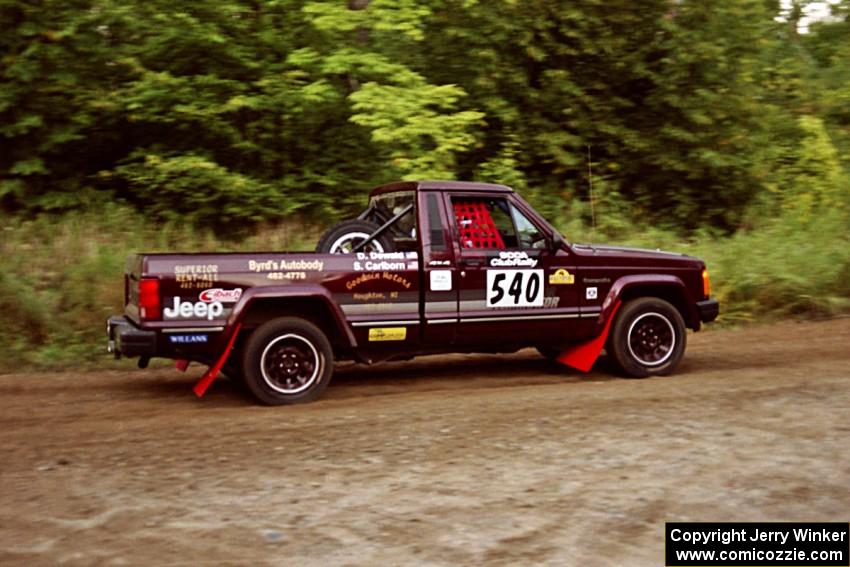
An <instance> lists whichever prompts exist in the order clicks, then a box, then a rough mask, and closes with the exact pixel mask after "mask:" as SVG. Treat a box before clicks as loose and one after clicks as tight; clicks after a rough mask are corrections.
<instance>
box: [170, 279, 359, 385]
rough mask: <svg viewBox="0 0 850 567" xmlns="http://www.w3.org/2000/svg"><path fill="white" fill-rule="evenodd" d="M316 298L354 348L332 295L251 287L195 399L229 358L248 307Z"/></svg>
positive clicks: (313, 288) (307, 288)
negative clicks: (261, 302)
mask: <svg viewBox="0 0 850 567" xmlns="http://www.w3.org/2000/svg"><path fill="white" fill-rule="evenodd" d="M305 298H318V299H320V300H321V301H322V302H323V303H324V304H325V305H326V306H327V307H328V309H330V312H331V315H332V316H333V318H334V322H335V323H336V326H337V328H338V330H339V331H340V332H341V334H342V336H343V337H344V338H345V340H347V341H348V345H349V346H350V347H351V348H357V339H355V338H354V333H352V332H351V329H350V328H349V326H348V323H347V322H346V320H345V316H344V315H343V313H342V309H340V308H339V305H337V303H336V302H335V301H334V300H333V298H332V297H331V293H330V292H329V291H328V290H327V289H325V288H324V287H322V286H320V285H286V286H267V287H252V288H249V289H248V290H247V291H246V292H245V293H243V294H242V297H241V298H240V299H239V302H238V303H237V304H236V305H235V306H234V307H233V311H231V313H230V317H228V318H227V323H226V324H225V326H224V331H222V333H221V334H220V335H219V337H218V340H217V342H216V349H218V350H219V352H221V355H220V356H219V358H218V359H217V360H216V361H215V362H214V363H213V364H212V365H211V366H210V367H209V369H208V370H207V371H206V372H205V373H204V375H203V376H201V378H200V380H198V382H197V384H195V387H194V388H193V390H194V392H195V395H197V396H198V397H199V398H200V397H202V396H203V395H204V393H205V392H206V391H207V389H208V388H209V387H210V384H212V383H213V380H215V379H216V377H217V376H218V373H219V372H220V371H221V369H222V367H223V366H224V364H225V362H227V357H228V356H230V353H231V351H232V350H233V345H234V344H235V343H236V337H237V336H238V334H239V329H240V328H241V327H242V321H243V319H244V317H245V314H246V313H247V312H248V310H249V307H251V305H252V304H253V303H255V302H257V301H259V300H263V299H305ZM186 366H188V364H183V361H178V363H177V368H178V369H181V370H185V369H186Z"/></svg>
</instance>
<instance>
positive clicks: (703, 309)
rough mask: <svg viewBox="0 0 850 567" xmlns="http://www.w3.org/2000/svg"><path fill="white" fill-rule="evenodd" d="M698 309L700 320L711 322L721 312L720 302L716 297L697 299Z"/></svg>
mask: <svg viewBox="0 0 850 567" xmlns="http://www.w3.org/2000/svg"><path fill="white" fill-rule="evenodd" d="M697 310H698V311H699V318H700V321H702V322H703V323H710V322H711V321H714V320H715V319H717V316H718V315H719V314H720V302H719V301H717V300H716V299H706V300H703V301H697Z"/></svg>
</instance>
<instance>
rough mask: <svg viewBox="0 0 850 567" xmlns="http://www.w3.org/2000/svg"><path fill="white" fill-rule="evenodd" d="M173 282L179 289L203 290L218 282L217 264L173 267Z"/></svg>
mask: <svg viewBox="0 0 850 567" xmlns="http://www.w3.org/2000/svg"><path fill="white" fill-rule="evenodd" d="M174 280H175V281H176V282H177V284H178V285H179V286H180V288H181V289H203V288H205V287H212V286H213V285H215V283H216V282H217V281H218V265H217V264H178V265H176V266H174Z"/></svg>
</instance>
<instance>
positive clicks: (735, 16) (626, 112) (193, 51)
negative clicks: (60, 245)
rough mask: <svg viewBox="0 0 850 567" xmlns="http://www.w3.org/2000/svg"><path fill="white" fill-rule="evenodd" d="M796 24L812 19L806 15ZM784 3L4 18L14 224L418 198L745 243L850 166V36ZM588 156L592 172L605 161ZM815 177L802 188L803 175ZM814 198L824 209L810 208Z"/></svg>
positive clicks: (93, 8)
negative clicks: (652, 223)
mask: <svg viewBox="0 0 850 567" xmlns="http://www.w3.org/2000/svg"><path fill="white" fill-rule="evenodd" d="M794 5H795V6H796V8H797V10H796V11H795V10H792V11H791V13H790V15H789V16H788V17H786V19H789V18H790V19H791V20H793V19H794V18H795V14H796V17H799V14H800V11H801V9H802V8H803V7H804V6H802V5H801V4H800V3H799V2H797V3H795V4H794ZM779 12H780V7H779V5H778V3H777V2H771V1H769V0H703V1H700V2H695V1H690V0H682V1H675V2H674V1H672V0H646V1H644V2H632V1H625V0H604V1H603V0H588V1H585V2H580V3H569V2H564V1H558V0H555V1H553V0H526V1H523V2H517V1H512V0H500V1H499V2H484V1H483V0H433V1H429V2H422V1H417V0H349V1H348V2H347V3H346V2H343V1H341V0H309V1H305V0H268V1H256V0H252V1H246V0H196V1H194V2H192V3H182V2H167V1H164V0H146V1H144V2H141V1H138V0H65V1H62V2H59V1H56V0H40V1H38V0H30V1H22V0H0V24H2V29H3V34H2V35H0V57H2V59H0V73H2V79H0V80H2V83H0V144H2V151H0V203H2V207H3V208H4V209H5V210H6V211H7V212H8V211H12V212H21V211H23V212H28V213H31V212H35V211H64V210H68V209H71V208H79V207H81V206H82V207H85V206H87V205H88V206H91V205H92V204H94V205H96V206H98V205H97V204H98V203H99V202H101V201H103V200H105V199H110V200H111V199H119V200H124V201H127V202H129V203H131V204H133V205H135V206H137V207H139V208H140V209H142V210H144V211H146V212H147V213H148V214H149V215H156V216H158V217H159V218H161V219H167V218H172V219H175V218H179V219H181V220H187V219H188V220H190V221H192V223H193V224H196V225H203V224H208V223H211V222H215V223H217V224H218V225H219V226H221V227H227V226H231V227H237V226H245V223H246V222H247V223H249V224H250V223H252V222H256V221H260V220H264V219H274V218H282V217H286V216H287V215H289V214H291V213H293V212H294V211H296V210H306V211H312V212H314V213H326V212H330V213H331V214H332V215H333V216H340V215H344V214H346V213H350V212H351V211H352V210H353V208H355V207H356V206H358V205H359V204H361V203H362V202H363V196H364V193H365V191H366V190H367V189H368V187H370V186H372V185H375V184H378V183H381V182H385V181H389V180H394V179H398V178H422V177H431V178H461V179H472V178H476V179H482V178H483V179H495V180H499V181H506V182H510V183H513V184H515V185H517V186H519V187H520V188H522V189H524V190H525V191H526V192H527V193H528V194H529V195H531V197H532V198H533V199H534V200H535V201H536V203H537V204H538V205H539V206H541V207H542V208H543V209H544V212H546V213H547V214H550V215H555V216H563V217H566V216H567V215H568V214H569V211H570V205H571V203H572V202H574V201H576V200H577V199H584V198H586V193H587V187H588V179H587V174H586V172H587V159H588V158H587V156H588V153H589V154H590V155H591V156H592V161H593V164H594V165H595V168H596V171H595V173H596V174H597V175H599V177H600V181H602V182H604V183H602V184H601V185H600V186H601V187H604V188H605V190H607V191H609V192H612V193H615V194H616V195H617V196H618V198H622V199H624V200H625V201H626V202H628V203H630V204H631V205H632V206H633V207H634V208H635V209H636V210H637V211H638V212H639V214H640V215H641V216H643V217H646V216H647V215H648V216H649V218H653V219H655V220H660V221H663V222H665V223H667V224H669V225H670V226H673V227H680V228H687V229H693V228H695V227H697V226H700V225H702V226H706V225H708V226H714V227H719V228H721V229H724V230H734V229H735V228H736V227H738V226H740V224H741V223H742V222H744V221H745V220H746V216H747V213H748V210H749V208H750V207H751V205H752V204H753V203H754V202H756V201H758V200H759V199H760V197H764V196H765V195H771V194H772V193H771V192H773V193H776V192H777V191H778V192H782V191H784V190H785V189H789V190H790V189H791V188H790V187H789V186H788V185H789V178H788V177H785V175H786V174H787V175H790V176H791V179H793V178H794V175H797V174H798V172H797V169H799V168H798V167H797V166H796V165H795V163H796V162H797V161H799V160H806V159H808V158H807V157H806V156H804V155H801V154H800V153H799V152H798V151H797V150H798V149H799V148H800V146H801V143H800V142H801V140H802V139H803V138H804V137H806V136H810V135H811V132H812V128H815V129H818V131H819V132H821V134H822V135H823V136H824V137H823V139H822V142H823V143H824V144H826V145H833V144H835V143H838V144H840V145H841V147H848V146H850V144H848V139H849V138H850V136H848V128H850V115H848V108H850V99H848V96H850V91H848V84H850V80H848V77H850V64H848V61H850V52H848V46H850V41H848V38H850V23H848V21H847V19H846V12H847V3H846V2H845V3H844V4H842V5H837V6H835V12H836V14H837V15H836V18H835V21H832V22H830V23H820V24H816V25H814V26H813V27H812V33H809V34H808V35H806V36H801V35H800V34H798V33H797V32H796V28H795V25H794V22H793V21H792V22H791V23H788V22H783V21H777V19H776V16H777V14H779ZM588 150H589V151H588ZM800 167H804V166H800ZM793 190H794V191H797V192H799V191H805V188H800V187H794V188H793Z"/></svg>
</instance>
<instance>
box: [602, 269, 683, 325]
mask: <svg viewBox="0 0 850 567" xmlns="http://www.w3.org/2000/svg"><path fill="white" fill-rule="evenodd" d="M641 286H652V287H670V288H673V289H675V290H676V291H677V292H680V293H681V294H682V297H683V298H684V300H685V309H687V311H688V312H687V315H688V317H687V321H686V322H685V323H686V324H687V323H688V321H690V322H692V323H693V325H694V330H695V331H698V330H699V325H700V318H699V313H698V312H697V307H696V302H695V301H694V298H693V295H692V294H691V292H690V290H688V286H686V285H685V282H683V281H682V280H681V278H679V277H678V276H673V275H669V274H636V275H633V276H623V277H621V278H618V279H617V280H616V281H615V282H614V285H612V286H611V289H610V290H609V291H608V295H607V296H605V301H604V302H603V303H602V312H601V313H600V314H599V320H598V321H597V326H598V328H600V330H601V328H602V326H603V325H604V324H605V321H607V320H608V317H609V316H611V315H612V311H613V308H614V305H615V304H616V303H617V302H618V301H622V300H623V294H624V293H625V292H626V291H628V290H629V289H633V288H635V287H641Z"/></svg>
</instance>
